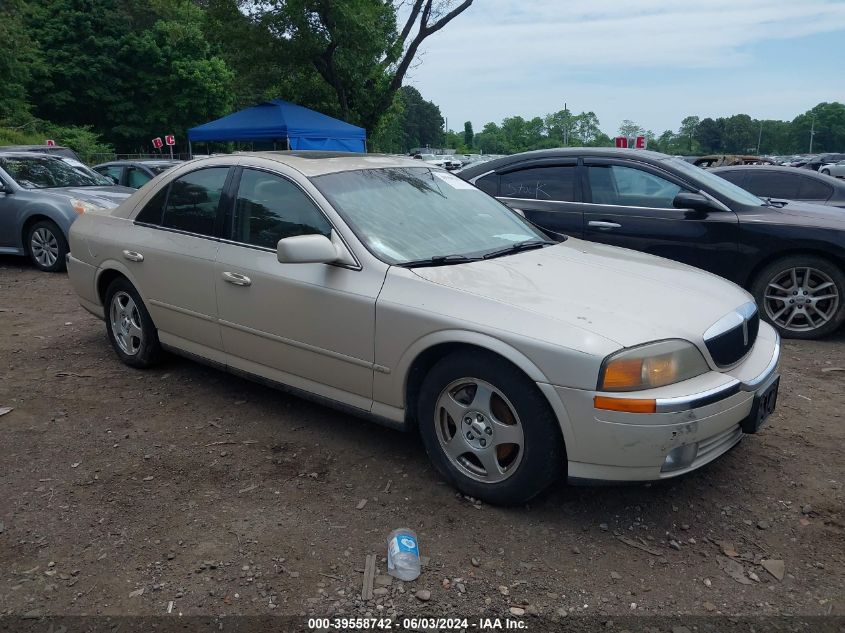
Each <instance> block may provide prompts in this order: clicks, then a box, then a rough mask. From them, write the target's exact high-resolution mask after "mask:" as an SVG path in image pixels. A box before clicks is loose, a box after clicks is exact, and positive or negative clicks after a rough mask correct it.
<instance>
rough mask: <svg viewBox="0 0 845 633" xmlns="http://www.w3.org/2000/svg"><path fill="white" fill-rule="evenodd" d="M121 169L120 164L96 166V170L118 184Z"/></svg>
mask: <svg viewBox="0 0 845 633" xmlns="http://www.w3.org/2000/svg"><path fill="white" fill-rule="evenodd" d="M122 171H123V167H121V166H120V165H106V166H104V167H98V168H97V172H98V173H100V174H103V176H105V177H106V178H110V179H111V180H113V181H114V182H115V183H117V184H120V173H121V172H122Z"/></svg>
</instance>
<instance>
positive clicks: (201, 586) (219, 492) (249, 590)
mask: <svg viewBox="0 0 845 633" xmlns="http://www.w3.org/2000/svg"><path fill="white" fill-rule="evenodd" d="M843 370H845V332H840V333H839V334H838V335H837V336H835V337H834V338H832V339H828V340H825V341H820V342H801V341H786V342H785V345H784V349H783V359H782V364H781V371H782V374H783V379H782V381H781V393H780V400H779V407H778V411H777V412H776V413H775V415H774V416H773V417H772V418H770V420H769V422H768V423H767V425H766V426H765V427H764V429H763V430H762V431H761V433H760V434H758V435H756V436H752V437H747V438H745V440H744V441H743V442H742V443H741V444H740V445H739V446H738V447H737V448H736V449H735V450H733V451H732V452H730V453H729V454H728V455H726V456H724V457H723V458H721V459H719V460H717V461H716V462H715V463H714V464H712V465H710V466H709V467H707V468H705V469H703V470H701V471H699V472H697V473H694V474H692V475H691V476H688V477H685V478H683V479H680V480H677V481H671V482H664V483H660V484H655V485H651V486H627V487H603V488H572V487H568V486H566V485H565V484H564V482H560V484H559V485H558V486H556V487H555V489H554V490H553V491H552V492H550V493H549V494H547V495H545V496H543V497H542V498H541V499H538V500H536V501H535V502H533V503H532V504H530V506H528V507H519V508H496V507H491V506H487V505H482V504H477V503H474V502H473V501H472V500H468V499H466V498H463V497H461V496H460V495H457V494H456V493H455V490H454V489H452V488H451V487H450V486H448V485H446V484H445V483H444V482H443V481H442V480H441V479H440V478H439V477H438V476H437V474H436V473H435V472H434V470H433V468H432V467H431V466H430V465H429V463H428V461H427V459H426V456H425V453H424V450H423V448H422V445H421V442H420V441H419V440H418V438H417V437H415V436H413V435H411V434H403V433H399V432H396V431H392V430H388V429H385V428H382V427H379V426H376V425H374V424H372V423H369V422H366V421H362V420H358V419H356V418H353V417H350V416H348V415H346V414H341V413H338V412H335V411H333V410H331V409H327V408H324V407H321V406H318V405H315V404H311V403H309V402H305V401H303V400H300V399H298V398H295V397H292V396H289V395H286V394H284V393H281V392H278V391H275V390H272V389H269V388H266V387H263V386H259V385H257V384H253V383H251V382H248V381H245V380H242V379H239V378H235V377H232V376H229V375H227V374H225V373H221V372H219V371H216V370H213V369H209V368H206V367H204V366H201V365H198V364H196V363H194V362H190V361H188V360H182V359H179V358H169V359H168V360H166V361H165V363H164V364H163V365H161V366H160V367H158V368H156V369H155V370H151V371H138V370H133V369H130V368H128V367H126V366H124V365H122V364H121V363H120V362H119V361H118V360H117V358H116V356H115V354H114V353H113V352H112V350H111V348H110V346H109V344H108V342H107V340H106V335H105V327H104V325H103V323H102V322H100V321H98V320H96V319H95V318H93V317H91V316H90V315H89V314H88V313H86V312H85V311H84V310H82V308H80V307H79V306H78V304H77V302H76V299H75V296H74V295H73V293H72V290H71V287H70V284H69V283H68V280H67V278H66V276H65V275H64V274H44V273H39V272H36V271H35V270H33V269H32V268H30V267H29V266H28V265H27V263H26V262H25V261H24V260H22V259H18V258H11V257H5V258H0V407H2V406H6V407H13V408H14V410H13V411H11V412H10V413H8V414H6V415H2V416H0V464H2V471H0V583H2V585H0V587H1V588H0V616H2V615H24V614H27V615H30V616H37V615H46V614H62V615H67V614H72V615H82V614H112V615H118V614H135V615H164V614H166V613H168V612H171V613H172V614H179V613H182V614H185V615H189V614H214V615H220V614H256V615H267V614H274V615H275V614H296V615H299V614H307V615H317V616H328V615H334V614H348V615H358V616H364V615H366V614H371V615H374V616H387V615H396V614H399V615H429V616H446V615H464V616H473V617H476V616H478V615H507V614H509V613H517V614H520V610H522V611H525V615H524V616H523V617H524V618H526V619H530V618H531V617H532V616H534V617H536V618H537V620H536V621H546V622H556V621H558V620H562V619H564V618H570V617H572V616H577V615H579V614H597V615H602V616H604V615H610V616H626V615H630V614H651V615H669V614H679V613H680V614H694V615H712V614H718V613H723V614H731V615H750V614H754V615H788V614H798V615H807V616H809V615H827V614H839V615H842V614H845V589H843V587H845V538H843V537H845V530H844V529H843V527H845V513H843V500H845V490H844V489H843V482H845V466H843V459H842V452H843V447H845V426H843V422H845V420H844V419H843V417H842V416H843V410H845V371H843ZM364 500H366V503H364ZM397 527H410V528H412V529H414V530H415V531H416V532H417V534H418V537H419V542H420V549H421V552H422V555H423V557H424V558H425V559H426V560H424V562H425V566H424V569H423V573H422V575H421V576H420V578H419V579H418V580H416V581H414V582H409V583H401V582H398V581H395V580H394V581H393V582H392V583H390V585H389V586H387V587H381V586H380V585H379V583H378V582H377V583H376V587H377V591H376V594H377V595H376V596H375V598H374V599H373V600H371V601H366V602H365V601H362V600H361V582H362V571H363V568H364V564H365V558H366V555H367V554H370V553H374V554H376V555H377V556H378V559H377V560H378V568H379V569H378V573H379V574H385V573H386V571H385V567H386V565H385V561H384V556H385V550H386V546H385V540H386V538H387V535H388V534H389V533H390V532H391V530H393V529H394V528H397ZM620 537H623V538H624V539H627V542H625V541H623V540H622V538H620ZM631 544H634V545H637V546H638V547H633V546H632V545H631ZM646 550H650V551H646ZM725 554H728V556H726V555H725ZM764 560H773V561H783V566H784V570H785V572H784V575H783V578H782V580H778V579H777V578H776V577H775V576H774V575H773V574H772V573H770V572H769V571H767V570H766V568H765V567H764V565H763V564H762V563H763V561H764ZM769 566H770V567H772V568H773V569H774V572H775V573H777V568H776V566H777V563H773V564H769ZM731 574H733V575H731ZM379 580H382V581H384V580H385V579H383V578H377V581H379ZM421 589H424V590H428V591H430V594H431V595H430V599H429V600H427V601H423V600H421V599H420V598H419V597H417V593H416V592H417V591H418V590H421ZM422 597H424V596H422ZM512 608H513V611H511V609H512Z"/></svg>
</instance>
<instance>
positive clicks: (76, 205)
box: [70, 198, 105, 215]
mask: <svg viewBox="0 0 845 633" xmlns="http://www.w3.org/2000/svg"><path fill="white" fill-rule="evenodd" d="M70 205H71V206H72V207H73V210H74V211H76V212H77V213H78V214H79V215H82V214H83V213H87V212H88V211H100V210H102V209H105V207H101V206H100V205H98V204H94V203H92V202H86V201H85V200H78V199H77V198H71V199H70Z"/></svg>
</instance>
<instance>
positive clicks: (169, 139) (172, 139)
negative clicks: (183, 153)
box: [164, 134, 176, 145]
mask: <svg viewBox="0 0 845 633" xmlns="http://www.w3.org/2000/svg"><path fill="white" fill-rule="evenodd" d="M164 142H165V143H167V144H168V145H176V137H175V136H173V135H172V134H168V135H167V136H165V137H164Z"/></svg>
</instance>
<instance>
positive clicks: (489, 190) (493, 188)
mask: <svg viewBox="0 0 845 633" xmlns="http://www.w3.org/2000/svg"><path fill="white" fill-rule="evenodd" d="M475 186H476V187H478V188H479V189H481V191H483V192H484V193H486V194H489V195H491V196H498V195H499V175H498V174H487V175H486V176H483V177H481V178H479V179H478V180H476V181H475Z"/></svg>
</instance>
